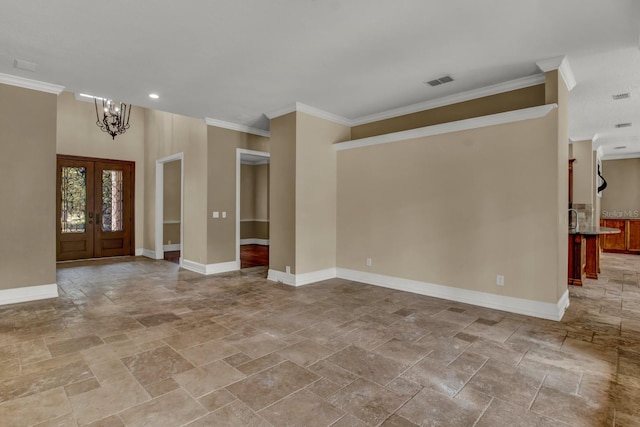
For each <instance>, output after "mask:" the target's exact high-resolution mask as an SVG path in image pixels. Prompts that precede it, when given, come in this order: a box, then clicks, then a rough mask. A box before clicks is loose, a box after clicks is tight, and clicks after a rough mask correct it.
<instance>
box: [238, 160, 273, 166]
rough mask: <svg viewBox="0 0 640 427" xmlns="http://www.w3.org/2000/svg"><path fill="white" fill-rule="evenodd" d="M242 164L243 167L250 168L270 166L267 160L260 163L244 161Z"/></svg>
mask: <svg viewBox="0 0 640 427" xmlns="http://www.w3.org/2000/svg"><path fill="white" fill-rule="evenodd" d="M240 163H241V164H243V165H248V166H260V165H268V164H269V160H268V159H267V160H260V161H257V162H252V161H249V160H244V159H243V160H241V161H240Z"/></svg>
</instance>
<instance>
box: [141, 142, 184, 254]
mask: <svg viewBox="0 0 640 427" xmlns="http://www.w3.org/2000/svg"><path fill="white" fill-rule="evenodd" d="M177 160H180V218H184V153H175V154H172V155H170V156H167V157H163V158H161V159H158V160H156V206H155V209H156V224H155V240H156V243H155V252H154V255H155V258H154V259H164V245H163V244H162V242H163V241H164V239H163V236H164V224H165V222H164V164H165V163H169V162H175V161H177ZM180 242H184V223H183V222H182V221H180ZM148 252H149V253H152V252H153V251H148ZM145 256H146V255H145ZM149 258H151V257H149Z"/></svg>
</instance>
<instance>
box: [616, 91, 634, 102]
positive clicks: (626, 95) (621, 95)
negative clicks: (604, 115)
mask: <svg viewBox="0 0 640 427" xmlns="http://www.w3.org/2000/svg"><path fill="white" fill-rule="evenodd" d="M611 97H612V98H613V99H614V101H618V100H620V99H627V98H631V93H630V92H627V93H618V94H615V95H611Z"/></svg>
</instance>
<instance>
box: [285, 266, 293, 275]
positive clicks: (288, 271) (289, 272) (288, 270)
mask: <svg viewBox="0 0 640 427" xmlns="http://www.w3.org/2000/svg"><path fill="white" fill-rule="evenodd" d="M284 272H285V273H287V274H291V267H290V266H288V265H287V266H286V267H285V268H284Z"/></svg>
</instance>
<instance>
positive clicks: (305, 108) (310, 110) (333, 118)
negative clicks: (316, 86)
mask: <svg viewBox="0 0 640 427" xmlns="http://www.w3.org/2000/svg"><path fill="white" fill-rule="evenodd" d="M296 111H298V112H300V113H305V114H309V115H311V116H315V117H318V118H320V119H325V120H329V121H330V122H334V123H338V124H340V125H344V126H349V127H351V126H353V124H352V121H351V120H349V119H347V118H345V117H342V116H339V115H337V114H333V113H329V112H328V111H324V110H320V109H318V108H315V107H311V106H310V105H306V104H302V103H300V102H296Z"/></svg>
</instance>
